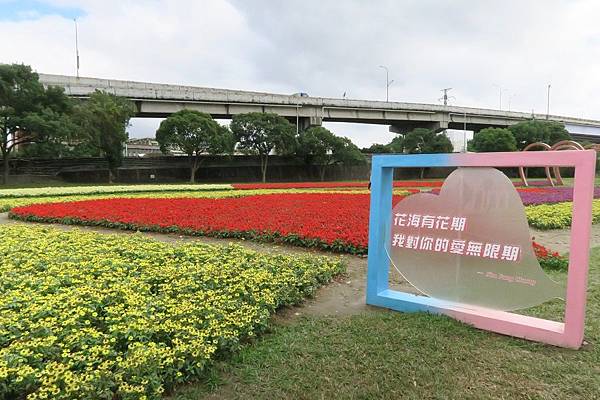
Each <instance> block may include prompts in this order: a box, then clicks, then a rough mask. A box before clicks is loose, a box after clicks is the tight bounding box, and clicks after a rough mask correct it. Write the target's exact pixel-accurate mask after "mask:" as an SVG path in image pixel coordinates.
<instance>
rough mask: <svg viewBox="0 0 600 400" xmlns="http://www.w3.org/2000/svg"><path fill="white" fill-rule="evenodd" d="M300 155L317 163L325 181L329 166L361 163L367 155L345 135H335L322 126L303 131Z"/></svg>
mask: <svg viewBox="0 0 600 400" xmlns="http://www.w3.org/2000/svg"><path fill="white" fill-rule="evenodd" d="M298 144H299V146H298V155H300V156H303V157H304V158H305V160H306V161H307V162H308V163H310V164H314V165H317V167H318V168H319V177H320V178H321V180H322V181H323V180H324V179H325V172H326V170H327V168H329V167H330V166H331V165H335V164H349V165H351V164H361V163H364V162H365V161H366V160H365V156H364V155H363V154H362V153H361V151H360V150H359V148H358V147H356V145H354V143H352V141H350V139H348V138H345V137H338V136H335V135H334V134H333V133H332V132H331V131H329V130H328V129H326V128H323V127H321V126H315V127H312V128H308V129H307V130H305V131H303V132H302V133H301V134H300V137H299V138H298Z"/></svg>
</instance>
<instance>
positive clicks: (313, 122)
mask: <svg viewBox="0 0 600 400" xmlns="http://www.w3.org/2000/svg"><path fill="white" fill-rule="evenodd" d="M292 123H293V124H295V123H296V120H295V119H294V120H293V121H292ZM322 124H323V118H321V117H299V118H298V129H299V130H301V131H302V130H304V129H308V128H310V127H311V126H321V125H322Z"/></svg>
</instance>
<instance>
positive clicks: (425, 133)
mask: <svg viewBox="0 0 600 400" xmlns="http://www.w3.org/2000/svg"><path fill="white" fill-rule="evenodd" d="M400 143H401V146H402V149H403V152H404V153H409V154H427V153H451V152H452V150H453V146H452V142H451V141H450V139H448V136H446V135H445V134H444V133H441V132H440V133H437V132H435V131H434V130H431V129H426V128H415V129H413V130H412V131H410V132H408V133H407V134H406V135H404V138H403V139H402V140H401V141H400ZM396 146H397V145H396Z"/></svg>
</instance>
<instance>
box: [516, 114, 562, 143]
mask: <svg viewBox="0 0 600 400" xmlns="http://www.w3.org/2000/svg"><path fill="white" fill-rule="evenodd" d="M508 129H509V130H510V132H511V133H512V134H513V136H514V137H515V140H516V144H517V149H518V150H523V149H524V148H525V147H526V146H527V145H529V144H531V143H535V142H544V143H547V144H549V145H550V146H552V145H553V144H554V143H557V142H559V141H561V140H569V139H571V135H570V134H569V132H568V131H567V130H566V129H565V125H564V124H563V123H561V122H554V121H541V120H533V119H532V120H529V121H523V122H519V123H517V124H515V125H512V126H510V127H509V128H508Z"/></svg>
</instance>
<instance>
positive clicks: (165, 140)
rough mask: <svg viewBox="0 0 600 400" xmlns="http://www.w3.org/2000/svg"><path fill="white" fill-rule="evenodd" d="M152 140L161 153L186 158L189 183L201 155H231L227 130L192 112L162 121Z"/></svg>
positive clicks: (202, 114) (185, 112) (183, 112)
mask: <svg viewBox="0 0 600 400" xmlns="http://www.w3.org/2000/svg"><path fill="white" fill-rule="evenodd" d="M156 140H157V141H158V143H159V144H160V149H161V151H162V152H163V153H167V152H168V151H169V150H170V149H180V150H182V151H183V152H185V153H186V154H187V155H188V157H189V159H190V182H192V183H193V182H194V181H195V176H196V171H197V170H198V168H200V164H201V158H200V155H201V154H223V153H231V152H232V151H233V146H234V144H235V143H234V142H235V141H234V138H233V135H232V134H231V131H230V130H229V129H228V128H227V127H224V126H221V125H219V123H218V122H217V121H215V120H214V119H213V118H212V117H211V116H210V115H209V114H206V113H202V112H199V111H194V110H181V111H178V112H176V113H174V114H172V115H170V116H169V117H168V118H167V119H165V120H164V121H162V122H161V124H160V127H159V128H158V130H157V131H156Z"/></svg>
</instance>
